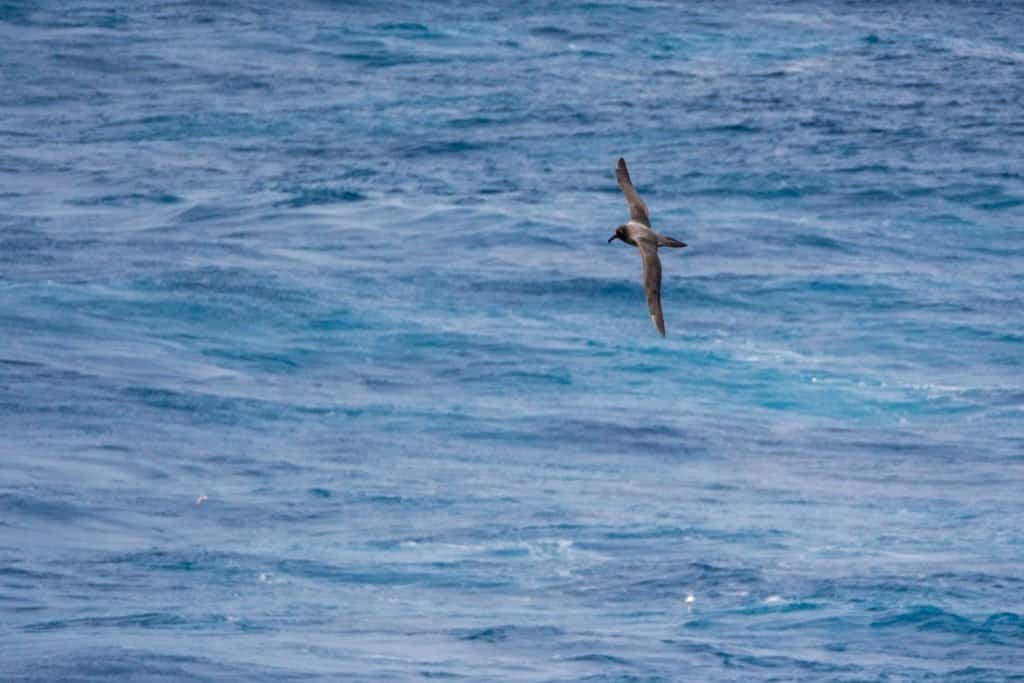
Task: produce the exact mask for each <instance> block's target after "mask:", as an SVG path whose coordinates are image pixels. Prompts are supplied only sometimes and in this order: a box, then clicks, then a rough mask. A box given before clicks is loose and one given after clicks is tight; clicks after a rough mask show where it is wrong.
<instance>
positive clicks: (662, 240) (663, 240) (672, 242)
mask: <svg viewBox="0 0 1024 683" xmlns="http://www.w3.org/2000/svg"><path fill="white" fill-rule="evenodd" d="M658 246H659V247H675V248H676V249H678V248H680V247H685V246H686V243H685V242H680V241H679V240H676V239H672V238H671V237H665V236H664V235H658Z"/></svg>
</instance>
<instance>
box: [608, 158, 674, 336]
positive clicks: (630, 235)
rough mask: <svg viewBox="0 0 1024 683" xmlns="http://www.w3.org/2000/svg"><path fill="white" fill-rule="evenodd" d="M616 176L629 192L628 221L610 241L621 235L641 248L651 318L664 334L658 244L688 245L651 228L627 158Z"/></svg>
mask: <svg viewBox="0 0 1024 683" xmlns="http://www.w3.org/2000/svg"><path fill="white" fill-rule="evenodd" d="M615 178H616V179H617V180H618V182H619V189H621V190H622V193H623V194H624V195H626V201H627V202H629V222H628V223H625V224H624V225H620V226H619V227H618V229H617V230H616V231H615V234H614V235H612V236H611V239H609V240H608V241H609V242H611V241H612V240H615V239H619V240H622V241H623V242H625V243H626V244H631V245H633V246H634V247H636V248H637V249H639V250H640V259H641V261H643V264H644V292H645V293H646V294H647V309H648V311H649V312H650V314H651V321H652V322H653V323H654V326H655V327H656V328H657V329H658V332H659V333H660V334H661V336H663V337H664V336H665V317H664V315H662V312H661V259H660V258H658V247H676V248H678V247H685V246H686V245H685V244H684V243H682V242H680V241H679V240H677V239H673V238H671V237H666V236H665V235H662V234H660V233H657V232H655V231H654V229H653V228H651V219H650V217H649V216H648V214H647V205H646V204H645V203H644V200H643V199H641V198H640V195H639V194H637V191H636V189H635V188H634V187H633V181H632V180H630V178H629V171H628V170H627V169H626V161H625V160H624V159H619V165H618V166H617V167H616V169H615Z"/></svg>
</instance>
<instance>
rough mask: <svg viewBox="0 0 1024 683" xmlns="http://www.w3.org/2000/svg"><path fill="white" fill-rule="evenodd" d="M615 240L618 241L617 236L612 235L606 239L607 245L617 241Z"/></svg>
mask: <svg viewBox="0 0 1024 683" xmlns="http://www.w3.org/2000/svg"><path fill="white" fill-rule="evenodd" d="M617 239H619V236H618V235H612V236H611V237H609V238H608V244H611V243H612V240H617Z"/></svg>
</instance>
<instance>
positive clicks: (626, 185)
mask: <svg viewBox="0 0 1024 683" xmlns="http://www.w3.org/2000/svg"><path fill="white" fill-rule="evenodd" d="M615 179H616V180H618V181H619V189H620V190H622V194H624V195H626V201H627V202H629V220H631V221H636V222H637V223H643V224H644V225H646V226H647V227H648V228H649V227H651V219H650V218H648V217H647V205H646V204H644V200H642V199H640V195H638V194H637V192H636V188H635V187H633V181H632V180H630V179H629V171H628V170H627V169H626V160H625V159H619V165H618V166H617V167H616V168H615Z"/></svg>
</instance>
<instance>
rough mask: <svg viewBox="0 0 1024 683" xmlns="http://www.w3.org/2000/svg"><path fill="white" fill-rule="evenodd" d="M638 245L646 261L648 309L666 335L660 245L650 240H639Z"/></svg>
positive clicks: (660, 331) (653, 319)
mask: <svg viewBox="0 0 1024 683" xmlns="http://www.w3.org/2000/svg"><path fill="white" fill-rule="evenodd" d="M636 245H637V247H639V249H640V258H641V259H643V262H644V292H645V293H646V294H647V311H648V312H649V313H650V314H651V321H652V322H653V323H654V326H655V327H657V328H658V332H659V333H660V334H661V336H662V337H664V336H665V318H664V316H662V314H661V259H660V258H658V246H657V245H656V244H654V243H653V242H650V241H648V240H639V241H637V243H636Z"/></svg>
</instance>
